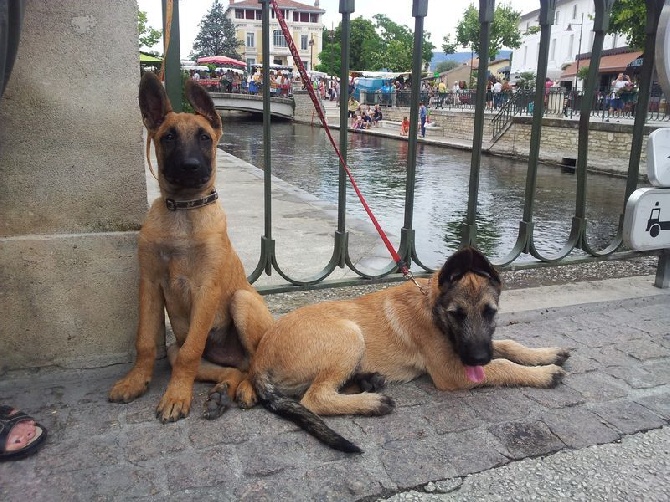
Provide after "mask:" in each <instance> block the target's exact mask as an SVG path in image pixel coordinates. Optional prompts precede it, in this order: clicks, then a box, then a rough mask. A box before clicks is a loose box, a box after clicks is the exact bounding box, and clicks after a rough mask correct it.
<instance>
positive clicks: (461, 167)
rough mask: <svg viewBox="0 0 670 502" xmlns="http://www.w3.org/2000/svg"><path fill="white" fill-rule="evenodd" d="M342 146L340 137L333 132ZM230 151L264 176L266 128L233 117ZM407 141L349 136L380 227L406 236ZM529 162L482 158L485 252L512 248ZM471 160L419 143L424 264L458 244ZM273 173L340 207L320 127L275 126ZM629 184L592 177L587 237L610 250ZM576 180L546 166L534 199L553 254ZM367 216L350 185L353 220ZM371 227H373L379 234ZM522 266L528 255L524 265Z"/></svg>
mask: <svg viewBox="0 0 670 502" xmlns="http://www.w3.org/2000/svg"><path fill="white" fill-rule="evenodd" d="M333 134H334V136H335V140H336V142H337V143H338V144H339V131H333ZM219 146H221V147H222V148H223V149H224V150H225V151H226V152H228V153H230V154H232V155H234V156H235V157H238V158H240V159H243V160H245V161H246V162H249V163H250V164H252V165H254V166H256V167H258V168H259V169H264V165H265V164H264V159H263V127H262V122H260V121H253V120H249V119H248V118H243V116H242V117H240V116H236V115H234V114H231V115H226V116H224V128H223V137H222V138H221V142H220V145H219ZM407 146H408V145H407V142H406V141H403V140H400V139H391V138H381V137H378V136H373V135H367V134H356V133H350V135H349V147H348V148H349V149H348V159H347V160H348V164H349V166H350V168H351V169H352V171H353V175H354V177H355V179H356V181H357V183H358V185H359V187H360V189H361V191H362V193H363V194H364V196H365V198H366V200H367V201H368V203H369V205H370V207H371V208H372V211H373V213H374V214H375V216H376V217H377V219H378V220H379V222H380V224H381V226H382V228H383V229H384V230H385V231H386V232H387V233H389V234H391V235H396V236H399V235H400V229H401V228H402V226H403V222H404V203H405V181H406V172H407ZM526 171H527V163H526V162H519V161H516V160H511V159H506V158H500V157H490V156H483V157H482V168H481V173H480V188H479V205H478V220H477V233H478V239H479V246H480V248H481V249H482V250H483V251H484V252H485V253H487V254H488V255H489V256H491V257H492V258H493V259H496V258H502V257H504V256H505V255H506V254H507V253H508V252H509V251H510V250H511V249H512V247H513V246H514V243H515V241H516V238H517V234H518V230H519V222H520V221H521V218H522V216H523V203H524V190H525V182H526ZM469 173H470V153H469V152H464V151H461V150H456V149H451V148H444V147H437V146H432V145H426V144H419V145H417V168H416V185H415V205H414V218H413V228H414V229H415V231H416V248H417V253H418V257H419V259H420V260H421V261H422V262H423V263H424V264H425V265H428V266H431V267H435V266H438V265H440V264H441V263H443V262H444V260H445V259H446V257H448V256H449V255H450V254H451V253H452V252H453V251H454V250H455V249H457V247H458V244H459V242H460V234H459V228H460V225H461V223H462V222H463V220H464V218H465V215H466V213H467V202H468V183H469ZM272 174H273V175H274V176H277V177H278V178H280V179H282V180H283V181H285V182H287V183H290V184H292V185H295V186H297V187H299V188H301V189H303V190H305V191H306V192H308V193H310V194H312V195H314V196H316V197H318V198H319V199H321V200H324V201H327V202H331V203H332V204H334V205H336V204H337V198H338V196H337V188H338V160H337V156H336V154H335V152H334V150H333V148H332V146H331V145H330V142H329V141H328V138H327V137H326V134H325V131H324V130H323V129H321V128H317V127H310V126H309V125H303V124H294V123H291V122H273V124H272ZM624 191H625V180H624V179H621V178H614V177H609V176H605V175H596V174H590V175H589V182H588V190H587V201H588V202H587V208H588V209H587V218H588V220H589V224H588V236H589V237H588V240H589V244H590V245H591V246H594V247H596V248H597V249H602V248H604V247H606V246H607V244H609V242H610V241H611V240H612V239H613V237H614V236H615V235H616V228H617V224H618V221H619V215H620V214H621V212H622V209H623V207H624V202H623V196H624ZM575 193H576V176H575V175H574V174H569V173H565V172H562V171H561V169H560V168H557V167H553V166H540V167H539V169H538V179H537V191H536V202H535V206H534V207H535V216H534V221H535V232H534V242H535V244H536V247H537V248H538V249H539V250H540V251H541V252H542V253H544V254H547V255H550V254H553V253H555V252H557V251H558V250H560V249H561V248H562V246H563V244H564V243H565V241H566V240H567V237H568V235H569V232H570V226H571V221H572V217H573V215H574V208H575ZM352 217H353V218H361V219H368V216H367V214H366V213H365V210H364V209H363V207H362V206H361V204H360V202H359V201H358V198H357V196H356V194H355V193H354V191H353V189H352V188H351V186H348V188H347V218H352ZM371 228H372V227H371ZM520 260H524V255H522V257H521V258H520Z"/></svg>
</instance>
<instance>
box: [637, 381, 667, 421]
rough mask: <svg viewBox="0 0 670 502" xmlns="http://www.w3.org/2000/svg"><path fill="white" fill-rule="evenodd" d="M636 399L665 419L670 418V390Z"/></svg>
mask: <svg viewBox="0 0 670 502" xmlns="http://www.w3.org/2000/svg"><path fill="white" fill-rule="evenodd" d="M634 401H635V402H636V403H638V404H641V405H642V406H644V407H645V408H647V409H648V410H651V411H653V412H654V413H656V414H658V415H659V416H661V417H663V418H664V419H665V420H670V390H667V388H666V390H665V391H663V392H660V393H654V394H652V395H648V396H643V397H638V398H635V399H634Z"/></svg>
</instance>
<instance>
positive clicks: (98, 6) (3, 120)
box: [0, 0, 147, 373]
mask: <svg viewBox="0 0 670 502" xmlns="http://www.w3.org/2000/svg"><path fill="white" fill-rule="evenodd" d="M139 70H140V69H139V57H138V45H137V3H136V2H135V1H134V0H119V1H118V2H114V6H113V8H111V7H110V3H109V2H106V1H103V0H72V1H68V2H63V1H58V2H52V1H49V0H28V1H26V8H25V17H24V23H23V27H22V31H21V39H20V44H19V48H18V54H17V58H16V63H15V66H14V70H13V72H12V74H11V77H10V79H9V82H8V85H7V89H6V91H5V94H4V96H3V97H2V99H0V303H1V304H2V305H3V314H4V315H3V319H2V322H0V373H2V371H3V370H11V369H19V368H21V369H25V368H34V367H40V366H49V365H62V366H75V367H85V366H91V365H104V364H109V363H110V362H115V361H127V360H129V359H130V356H131V353H132V347H133V343H132V342H133V339H134V336H135V331H136V327H137V277H138V274H137V256H136V255H137V251H136V249H137V230H138V229H139V228H140V226H141V223H142V220H143V218H144V215H145V214H146V210H147V192H146V181H145V175H144V164H143V149H142V121H141V117H140V112H139V109H138V104H137V90H138V84H139V78H140V71H139Z"/></svg>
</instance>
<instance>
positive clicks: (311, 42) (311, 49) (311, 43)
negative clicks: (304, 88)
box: [309, 33, 314, 71]
mask: <svg viewBox="0 0 670 502" xmlns="http://www.w3.org/2000/svg"><path fill="white" fill-rule="evenodd" d="M313 66H314V33H312V38H310V39H309V70H310V71H312V70H313V69H314V67H313Z"/></svg>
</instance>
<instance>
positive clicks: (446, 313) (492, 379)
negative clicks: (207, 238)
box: [237, 248, 569, 452]
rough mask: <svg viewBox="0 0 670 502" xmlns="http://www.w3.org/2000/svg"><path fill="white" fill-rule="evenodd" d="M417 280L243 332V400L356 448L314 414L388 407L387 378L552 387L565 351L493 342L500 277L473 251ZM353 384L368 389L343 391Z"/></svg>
mask: <svg viewBox="0 0 670 502" xmlns="http://www.w3.org/2000/svg"><path fill="white" fill-rule="evenodd" d="M418 282H419V285H420V287H417V286H416V285H415V284H413V283H411V282H407V283H405V284H403V285H400V286H395V287H392V288H388V289H385V290H382V291H379V292H376V293H372V294H369V295H365V296H362V297H360V298H357V299H355V300H344V301H335V302H326V303H319V304H315V305H310V306H306V307H302V308H300V309H298V310H296V311H294V312H291V313H290V314H287V315H286V316H284V317H282V318H280V319H279V320H277V321H276V322H275V324H273V325H272V327H270V328H269V329H268V331H267V332H266V333H265V335H264V336H263V338H262V339H261V340H260V342H259V341H258V340H243V343H245V344H246V345H247V347H248V349H249V350H250V351H251V352H252V353H253V356H252V363H251V368H250V370H249V379H248V380H245V381H243V382H242V383H241V384H240V386H239V387H238V392H237V398H238V402H239V404H240V406H243V407H249V406H253V405H254V404H255V403H256V399H257V398H258V400H259V401H260V402H261V403H262V404H263V405H264V406H265V407H266V408H268V409H269V410H270V411H272V412H274V413H277V414H279V415H281V416H284V417H286V418H288V419H290V420H292V421H294V422H295V423H296V424H298V425H299V426H300V427H302V428H304V429H305V430H307V431H308V432H309V433H311V434H313V435H314V436H315V437H317V438H318V439H319V440H320V441H322V442H324V443H326V444H327V445H329V446H330V447H332V448H335V449H338V450H342V451H346V452H360V449H359V448H358V446H356V445H354V444H352V443H351V442H349V441H348V440H346V439H345V438H343V437H342V436H340V435H339V434H337V433H335V432H334V431H333V430H331V429H330V428H328V426H327V425H325V423H324V422H323V421H322V420H321V419H320V418H319V417H318V415H341V414H362V415H382V414H386V413H389V412H391V410H392V409H393V407H394V403H393V401H392V400H391V399H390V398H389V397H388V396H385V395H383V394H380V393H377V392H376V391H377V390H379V389H380V388H381V387H382V386H383V384H384V382H385V381H387V380H390V381H396V382H407V381H409V380H412V379H414V378H416V377H418V376H420V375H422V374H425V373H428V375H430V377H431V378H432V380H433V383H434V384H435V386H436V387H437V388H438V389H440V390H456V389H469V388H472V387H476V386H480V385H528V386H532V387H554V386H556V385H557V384H558V382H559V381H560V380H561V378H562V377H563V375H564V371H563V370H562V369H561V368H560V367H559V366H557V365H559V364H562V363H563V362H564V361H565V360H566V359H567V357H568V356H569V354H568V352H567V351H565V350H563V349H560V348H541V349H531V348H527V347H524V346H523V345H521V344H519V343H516V342H514V341H512V340H500V341H497V340H496V341H493V340H492V336H493V332H494V330H495V318H496V313H497V311H498V297H499V295H500V291H501V283H500V278H499V276H498V273H497V272H496V270H495V269H494V268H493V267H492V266H491V264H490V263H489V261H488V260H487V259H486V258H485V257H484V255H482V254H481V253H480V252H479V251H477V250H475V249H473V248H466V249H463V250H461V251H458V252H456V253H455V254H454V255H452V256H451V257H450V258H449V259H448V260H447V262H446V263H445V264H444V266H443V267H442V269H441V270H440V271H439V272H436V273H435V274H433V276H432V277H431V278H430V279H420V280H419V281H418ZM525 365H530V367H529V366H525ZM350 384H357V385H358V387H359V390H361V389H362V390H364V391H365V392H362V393H357V394H347V393H344V392H343V390H344V389H346V388H347V387H349V386H350ZM294 398H301V400H300V402H298V401H296V400H295V399H294ZM317 414H318V415H317Z"/></svg>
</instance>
